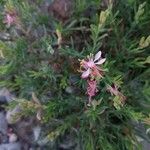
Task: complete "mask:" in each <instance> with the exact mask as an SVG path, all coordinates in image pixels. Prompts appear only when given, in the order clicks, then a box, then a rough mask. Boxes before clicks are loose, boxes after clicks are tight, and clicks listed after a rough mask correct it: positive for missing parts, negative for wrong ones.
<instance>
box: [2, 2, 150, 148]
mask: <svg viewBox="0 0 150 150" xmlns="http://www.w3.org/2000/svg"><path fill="white" fill-rule="evenodd" d="M44 4H45V2H44V0H37V1H34V0H33V1H30V0H22V1H19V0H1V1H0V12H1V13H0V40H1V41H0V57H1V59H0V86H1V87H7V88H8V89H10V90H11V91H12V92H14V93H15V95H16V97H17V100H16V102H17V103H20V104H21V106H23V107H22V108H23V110H24V111H23V114H21V115H29V114H32V115H37V116H38V117H37V118H38V119H39V120H40V122H41V124H44V125H46V128H45V130H46V131H45V132H46V135H45V136H46V137H47V138H48V139H49V140H51V141H56V142H59V141H61V140H62V139H63V137H64V136H66V135H71V138H72V139H74V141H75V143H76V144H77V145H78V149H81V150H82V149H83V150H95V149H100V150H106V149H109V150H132V149H134V148H135V147H136V149H140V148H141V146H140V143H139V142H138V139H137V135H139V136H142V137H144V136H143V135H142V134H141V133H140V132H139V133H138V131H136V130H135V128H134V124H135V123H138V122H141V123H142V124H144V125H145V127H146V128H147V129H148V128H149V125H150V115H149V113H150V87H149V75H150V70H149V63H150V56H149V48H150V35H149V31H150V11H149V10H150V2H149V0H145V1H143V0H116V1H110V2H107V1H103V0H101V1H100V0H92V1H89V0H75V1H73V7H72V6H69V7H71V10H72V11H69V12H68V14H69V16H65V17H66V18H65V17H62V16H61V15H60V14H61V13H63V12H60V14H57V13H58V12H55V13H56V14H53V15H51V14H52V13H51V10H52V8H50V7H48V6H47V5H46V6H44ZM46 4H48V5H50V2H48V1H47V3H46ZM45 7H47V8H45ZM46 10H48V11H46ZM9 12H15V17H16V18H15V19H16V21H15V23H13V24H11V25H10V26H7V24H6V23H4V18H5V16H6V14H7V13H9ZM58 16H59V17H58ZM99 50H101V51H102V57H105V58H106V62H105V64H104V65H103V69H104V70H105V75H104V78H102V79H101V80H100V82H99V84H98V89H99V92H98V93H97V95H96V96H95V97H94V100H93V103H92V105H91V106H87V104H86V103H87V99H88V98H87V95H86V86H87V85H86V81H85V80H83V79H82V78H81V73H80V72H79V71H78V70H79V68H80V63H79V59H85V58H86V57H87V55H89V54H90V53H92V54H94V55H95V54H96V53H97V52H98V51H99ZM108 83H109V84H110V85H112V84H117V85H118V86H119V90H120V91H121V92H122V93H123V95H124V96H125V97H126V102H125V104H124V106H123V107H122V106H121V107H120V105H119V100H118V99H117V97H116V96H111V95H110V94H109V92H108V91H107V90H106V85H107V84H108ZM35 95H36V96H35ZM36 97H38V100H37V98H36ZM22 99H23V100H22ZM114 104H115V105H114ZM32 108H34V109H32ZM140 134H141V135H140ZM147 140H148V139H147ZM137 143H138V144H139V145H137Z"/></svg>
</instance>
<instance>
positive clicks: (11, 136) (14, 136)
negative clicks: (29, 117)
mask: <svg viewBox="0 0 150 150" xmlns="http://www.w3.org/2000/svg"><path fill="white" fill-rule="evenodd" d="M17 139H18V137H17V135H16V134H15V133H11V134H9V143H14V142H16V141H17Z"/></svg>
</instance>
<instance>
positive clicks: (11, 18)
mask: <svg viewBox="0 0 150 150" xmlns="http://www.w3.org/2000/svg"><path fill="white" fill-rule="evenodd" d="M4 23H5V24H6V25H7V27H10V26H11V25H13V24H16V23H17V13H16V11H15V10H11V11H6V13H5V17H4Z"/></svg>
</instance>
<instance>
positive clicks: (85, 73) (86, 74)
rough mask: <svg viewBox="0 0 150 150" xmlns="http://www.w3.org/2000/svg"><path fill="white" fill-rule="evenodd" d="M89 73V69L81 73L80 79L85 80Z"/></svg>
mask: <svg viewBox="0 0 150 150" xmlns="http://www.w3.org/2000/svg"><path fill="white" fill-rule="evenodd" d="M90 73H91V70H90V69H88V70H87V71H84V72H83V73H82V76H81V77H82V78H83V79H84V78H87V77H88V76H89V75H90Z"/></svg>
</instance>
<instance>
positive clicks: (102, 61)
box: [95, 58, 106, 65]
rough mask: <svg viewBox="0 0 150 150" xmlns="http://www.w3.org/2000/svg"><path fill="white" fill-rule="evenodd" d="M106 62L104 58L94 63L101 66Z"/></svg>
mask: <svg viewBox="0 0 150 150" xmlns="http://www.w3.org/2000/svg"><path fill="white" fill-rule="evenodd" d="M105 61H106V58H103V59H101V60H100V61H98V62H97V63H95V64H96V65H101V64H103V63H104V62H105Z"/></svg>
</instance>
